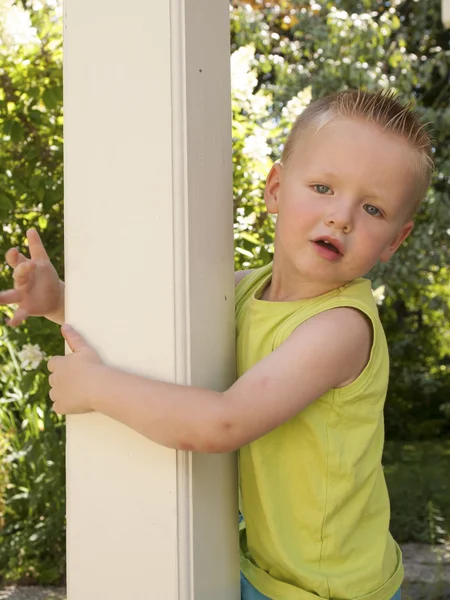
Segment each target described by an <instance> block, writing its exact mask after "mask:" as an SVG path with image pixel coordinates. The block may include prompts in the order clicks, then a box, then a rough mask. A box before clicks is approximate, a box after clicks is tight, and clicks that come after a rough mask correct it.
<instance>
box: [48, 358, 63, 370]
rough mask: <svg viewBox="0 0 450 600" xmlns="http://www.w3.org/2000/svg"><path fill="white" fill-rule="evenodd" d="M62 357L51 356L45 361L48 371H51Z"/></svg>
mask: <svg viewBox="0 0 450 600" xmlns="http://www.w3.org/2000/svg"><path fill="white" fill-rule="evenodd" d="M62 358H64V357H63V356H52V357H51V359H50V360H49V361H48V362H47V369H48V370H49V371H50V373H53V372H54V371H55V369H56V367H57V366H58V362H59V361H60V360H61V359H62Z"/></svg>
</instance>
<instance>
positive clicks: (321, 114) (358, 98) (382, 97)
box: [281, 90, 434, 208]
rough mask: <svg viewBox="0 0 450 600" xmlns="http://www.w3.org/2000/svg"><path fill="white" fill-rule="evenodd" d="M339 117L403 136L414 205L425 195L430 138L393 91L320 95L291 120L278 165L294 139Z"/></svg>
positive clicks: (429, 172)
mask: <svg viewBox="0 0 450 600" xmlns="http://www.w3.org/2000/svg"><path fill="white" fill-rule="evenodd" d="M339 118H347V119H348V118H350V119H362V120H364V121H367V122H369V123H374V124H375V125H378V126H379V127H380V128H381V129H382V130H384V131H388V132H389V133H393V134H396V135H399V136H401V137H403V138H404V139H405V140H406V141H407V142H408V143H409V144H410V145H411V148H412V149H413V150H415V151H416V152H417V157H418V159H419V160H418V171H419V175H420V183H419V186H418V190H417V191H418V197H417V200H416V202H414V208H417V206H418V205H419V204H420V202H421V201H422V200H423V198H424V197H425V194H426V191H427V188H428V186H429V185H430V182H431V176H432V173H433V169H434V164H433V159H432V146H431V139H430V136H429V134H428V132H427V130H426V126H427V124H426V123H421V121H420V119H419V116H418V115H417V114H416V113H415V112H414V111H413V110H412V108H411V105H410V104H409V103H404V102H401V101H400V100H399V99H398V97H397V95H396V94H395V92H393V91H390V90H389V91H385V90H382V91H380V92H376V93H374V92H365V91H362V90H346V91H343V92H338V93H336V94H332V95H331V96H326V97H325V98H320V99H319V100H315V101H314V102H311V104H310V105H309V106H308V107H307V108H306V109H305V110H304V111H303V112H302V113H301V115H300V116H299V117H297V120H296V121H295V123H294V125H293V127H292V130H291V132H290V134H289V136H288V138H287V140H286V144H285V146H284V150H283V154H282V157H281V162H282V164H286V163H287V162H288V161H289V158H290V156H291V154H292V151H293V148H294V146H295V144H296V142H297V141H298V140H299V139H300V138H301V137H302V136H303V135H305V134H306V133H307V132H310V131H311V130H313V131H314V132H315V133H317V132H318V131H320V130H321V129H322V128H323V127H325V126H326V125H328V123H331V122H332V121H336V120H337V119H339Z"/></svg>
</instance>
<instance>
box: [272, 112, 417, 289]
mask: <svg viewBox="0 0 450 600" xmlns="http://www.w3.org/2000/svg"><path fill="white" fill-rule="evenodd" d="M415 161H417V157H416V156H415V153H414V150H413V149H412V148H411V147H410V146H409V144H408V142H407V141H405V140H404V139H403V138H401V137H400V136H398V135H395V134H390V133H386V132H383V131H382V130H381V129H379V128H378V127H377V126H375V125H373V124H371V123H367V122H364V121H360V120H352V119H341V120H337V121H335V122H332V123H330V124H328V125H326V126H325V127H324V128H323V129H322V130H320V131H319V132H318V133H308V134H306V135H305V136H304V137H302V138H301V139H300V140H298V141H297V143H296V146H295V147H294V149H293V152H292V154H291V156H290V158H289V161H288V164H287V165H285V166H281V165H279V164H277V165H274V167H273V168H272V170H271V172H270V173H269V176H268V178H267V184H266V191H265V200H266V205H267V208H268V210H269V212H271V213H274V214H277V215H278V217H277V225H276V234H275V249H276V252H275V257H276V264H277V268H279V266H280V265H281V269H282V271H285V272H286V275H288V276H289V277H290V278H292V277H293V276H298V278H299V281H300V280H301V281H305V282H306V281H307V282H317V283H320V284H321V285H323V286H324V287H325V288H328V287H329V289H332V288H333V287H339V286H340V285H342V284H343V283H346V282H348V281H351V280H353V279H355V278H357V277H361V276H362V275H365V274H366V273H367V272H368V271H369V270H370V269H371V268H372V267H373V266H374V265H375V264H376V263H377V261H378V260H381V261H387V260H388V259H389V258H390V257H391V256H392V255H393V254H394V252H395V251H396V250H397V248H398V247H399V246H400V244H401V243H402V242H403V241H404V240H405V239H406V238H407V237H408V235H409V233H410V232H411V230H412V228H413V222H412V221H411V220H408V214H409V212H410V210H411V205H412V203H413V198H414V192H415V187H416V184H417V177H418V174H417V166H416V162H415Z"/></svg>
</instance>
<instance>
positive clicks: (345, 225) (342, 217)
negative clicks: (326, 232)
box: [325, 211, 352, 233]
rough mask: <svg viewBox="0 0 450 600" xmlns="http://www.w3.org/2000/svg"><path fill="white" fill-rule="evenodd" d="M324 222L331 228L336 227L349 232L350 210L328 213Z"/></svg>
mask: <svg viewBox="0 0 450 600" xmlns="http://www.w3.org/2000/svg"><path fill="white" fill-rule="evenodd" d="M325 224H326V225H328V227H331V228H333V229H338V230H340V231H343V232H344V233H350V231H351V230H352V216H351V214H350V211H345V212H344V211H341V212H339V213H334V214H331V215H328V216H327V217H326V218H325Z"/></svg>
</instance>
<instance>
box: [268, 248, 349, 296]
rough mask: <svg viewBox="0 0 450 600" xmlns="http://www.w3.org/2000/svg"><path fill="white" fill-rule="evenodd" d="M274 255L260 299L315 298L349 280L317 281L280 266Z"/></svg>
mask: <svg viewBox="0 0 450 600" xmlns="http://www.w3.org/2000/svg"><path fill="white" fill-rule="evenodd" d="M280 262H281V261H277V258H276V255H274V259H273V269H272V279H271V281H270V283H269V285H268V286H267V288H266V289H265V290H264V292H263V293H262V296H261V300H266V301H267V302H294V301H295V300H306V299H309V298H317V297H319V296H322V295H323V294H326V293H327V292H331V291H332V290H335V289H337V288H339V287H342V286H343V285H346V283H349V282H343V281H342V282H319V281H315V280H314V278H313V277H312V276H311V277H309V276H303V275H300V274H299V273H298V272H297V271H295V270H294V269H291V268H290V266H289V267H286V265H283V266H281V265H280V264H279V263H280Z"/></svg>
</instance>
